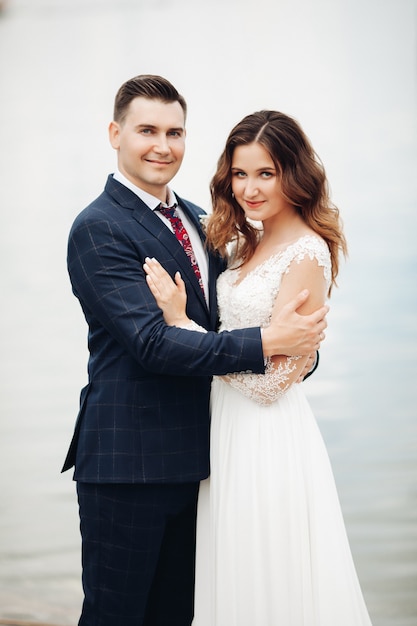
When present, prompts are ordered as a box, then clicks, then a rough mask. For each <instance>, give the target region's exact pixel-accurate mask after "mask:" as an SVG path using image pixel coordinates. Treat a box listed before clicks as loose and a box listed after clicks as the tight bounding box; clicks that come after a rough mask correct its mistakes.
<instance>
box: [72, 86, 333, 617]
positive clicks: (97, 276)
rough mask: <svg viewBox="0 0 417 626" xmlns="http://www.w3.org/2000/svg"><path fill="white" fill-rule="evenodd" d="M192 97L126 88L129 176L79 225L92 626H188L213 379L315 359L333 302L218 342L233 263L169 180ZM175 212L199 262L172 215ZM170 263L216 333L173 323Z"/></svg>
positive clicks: (85, 559)
mask: <svg viewBox="0 0 417 626" xmlns="http://www.w3.org/2000/svg"><path fill="white" fill-rule="evenodd" d="M185 118H186V103H185V101H184V99H183V97H182V96H181V95H180V94H179V93H178V92H177V90H176V89H175V88H174V87H173V85H171V84H170V83H169V82H168V81H167V80H165V79H164V78H161V77H159V76H149V75H143V76H137V77H135V78H133V79H131V80H129V81H127V82H126V83H125V84H124V85H122V87H121V88H120V89H119V91H118V93H117V95H116V100H115V107H114V120H113V121H112V122H111V124H110V127H109V136H110V142H111V145H112V147H113V148H114V149H115V150H116V151H117V154H118V167H117V170H116V172H115V173H114V174H113V175H110V176H109V178H108V180H107V183H106V186H105V189H104V191H103V193H102V194H101V195H100V196H99V197H98V198H97V199H96V200H94V202H92V203H91V204H90V205H89V206H88V207H87V208H86V209H85V210H84V211H82V213H80V215H78V217H77V218H76V219H75V221H74V224H73V226H72V229H71V233H70V236H69V244H68V270H69V274H70V278H71V283H72V288H73V292H74V294H75V296H76V297H77V298H78V299H79V301H80V304H81V307H82V310H83V312H84V315H85V318H86V321H87V324H88V328H89V334H88V346H89V351H90V357H89V363H88V375H89V379H88V385H87V386H86V387H85V388H84V389H83V390H82V392H81V402H80V411H79V415H78V419H77V423H76V427H75V432H74V437H73V440H72V442H71V445H70V448H69V451H68V455H67V458H66V460H65V464H64V467H63V471H65V470H67V469H69V468H71V467H73V466H75V473H74V480H76V481H77V492H78V501H79V511H80V520H81V535H82V564H83V589H84V603H83V609H82V615H81V618H80V621H79V625H81V626H141V625H146V626H189V625H190V624H191V622H192V619H193V595H194V556H195V555H194V552H195V521H196V503H197V495H198V486H199V481H200V480H202V479H204V478H206V477H207V476H208V473H209V394H210V381H211V378H210V377H211V376H212V375H214V374H219V375H221V374H226V373H228V372H237V371H246V370H250V371H252V372H255V373H260V374H262V373H263V372H264V357H265V356H268V355H272V354H288V355H290V354H307V353H310V352H312V351H314V350H316V349H317V347H318V345H319V342H320V340H321V339H323V336H324V335H323V332H322V331H323V330H324V328H325V326H326V321H325V314H326V312H327V307H323V308H322V309H320V310H319V311H317V312H316V313H315V314H313V315H311V316H308V317H302V316H299V315H298V314H297V312H296V309H297V308H298V307H299V306H300V305H301V304H302V303H303V302H304V301H305V299H306V297H307V295H306V294H305V293H303V294H300V296H299V297H298V298H297V299H296V300H294V302H293V303H292V304H291V306H288V307H286V308H285V309H284V310H282V311H281V312H280V313H278V314H277V316H276V318H275V319H274V320H273V321H272V322H271V326H270V327H269V328H267V329H263V331H262V333H261V331H260V329H259V328H250V329H243V330H236V331H233V332H230V333H220V334H216V332H215V331H216V324H217V314H216V291H215V283H216V277H217V276H218V274H219V273H220V272H221V271H222V269H223V268H224V263H223V260H222V259H221V258H220V257H219V256H216V255H215V254H212V253H209V252H207V251H206V249H205V248H204V233H203V230H202V228H201V224H200V221H199V218H200V217H201V215H203V214H204V211H202V210H201V209H200V208H199V207H197V206H196V205H194V204H192V203H191V202H188V201H186V200H183V199H182V198H180V197H179V196H176V195H174V193H173V191H172V190H171V189H170V188H169V187H168V183H169V182H170V181H171V179H172V178H173V176H174V175H175V174H176V173H177V171H178V169H179V167H180V165H181V162H182V159H183V155H184V148H185ZM167 205H177V215H178V216H179V217H180V218H181V219H182V223H183V225H184V227H185V230H186V233H187V235H186V238H188V237H189V240H190V242H191V245H192V251H193V252H192V254H193V255H194V265H197V267H198V269H199V274H200V279H201V283H202V285H201V284H200V283H199V280H198V277H197V276H196V274H195V272H194V269H193V267H192V265H191V263H190V260H189V255H187V253H186V251H185V250H184V248H183V247H182V246H181V244H180V243H179V241H178V240H177V238H176V237H175V235H174V233H173V230H172V226H171V223H170V221H169V220H168V219H167V218H166V217H165V216H164V215H163V213H162V212H161V211H160V209H161V208H162V207H164V206H167ZM146 257H156V258H157V259H158V260H159V261H160V262H161V263H162V265H163V266H164V267H165V268H166V270H167V271H168V272H169V273H170V274H171V275H172V276H173V275H174V274H175V272H176V271H177V270H180V272H181V275H182V277H183V279H184V280H185V282H186V287H187V294H188V299H187V312H188V315H189V317H190V318H192V319H193V320H195V321H196V322H197V323H198V324H199V325H201V326H203V327H204V328H206V329H207V330H208V331H212V332H208V333H200V332H190V331H188V330H183V329H179V328H175V327H168V326H166V325H165V324H164V320H163V317H162V313H161V311H160V310H159V308H158V307H157V306H156V303H155V301H154V298H153V296H152V295H151V293H150V291H149V289H148V286H147V283H146V278H145V274H144V271H143V267H142V266H143V263H144V260H145V258H146Z"/></svg>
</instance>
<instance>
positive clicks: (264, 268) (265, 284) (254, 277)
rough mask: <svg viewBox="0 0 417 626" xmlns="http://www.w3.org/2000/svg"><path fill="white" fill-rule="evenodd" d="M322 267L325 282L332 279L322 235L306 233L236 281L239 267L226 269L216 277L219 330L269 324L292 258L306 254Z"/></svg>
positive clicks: (299, 257) (328, 256)
mask: <svg viewBox="0 0 417 626" xmlns="http://www.w3.org/2000/svg"><path fill="white" fill-rule="evenodd" d="M307 255H308V256H309V257H310V259H311V260H313V259H314V258H315V259H316V260H317V262H318V264H319V265H320V266H321V267H323V271H324V277H325V279H326V282H327V284H328V285H329V284H330V280H331V265H330V254H329V250H328V248H327V245H326V244H325V242H324V241H323V240H322V239H319V238H318V237H315V236H312V235H306V236H305V237H302V238H301V239H298V240H297V241H296V242H295V243H293V244H291V245H289V246H288V248H286V249H285V250H283V251H281V252H277V253H276V254H274V255H273V256H271V257H269V258H268V259H266V261H264V262H263V263H261V264H260V265H258V266H257V267H256V268H255V269H254V270H252V271H251V272H249V274H247V275H246V276H245V277H244V278H243V280H242V281H241V282H239V274H240V270H239V269H237V270H234V269H232V268H230V269H227V270H226V271H225V272H223V274H221V275H220V276H219V278H218V280H217V301H218V307H219V315H220V324H221V328H220V330H232V329H233V328H247V327H250V326H261V327H262V328H263V327H265V326H268V324H269V322H270V318H271V313H272V308H273V306H274V302H275V299H276V297H277V295H278V292H279V288H280V285H281V279H282V276H283V275H284V274H286V273H288V271H289V266H290V264H291V263H292V262H293V261H297V262H300V261H302V260H303V259H304V258H305V257H306V256H307Z"/></svg>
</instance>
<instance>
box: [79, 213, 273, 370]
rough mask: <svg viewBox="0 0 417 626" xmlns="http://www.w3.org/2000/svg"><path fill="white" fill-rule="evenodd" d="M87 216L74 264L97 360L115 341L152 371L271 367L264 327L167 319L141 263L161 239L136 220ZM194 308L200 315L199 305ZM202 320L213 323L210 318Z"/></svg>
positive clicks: (153, 253) (83, 219)
mask: <svg viewBox="0 0 417 626" xmlns="http://www.w3.org/2000/svg"><path fill="white" fill-rule="evenodd" d="M128 213H129V211H128ZM82 215H83V214H81V216H82ZM86 215H88V218H87V217H86ZM86 215H84V216H83V217H81V216H79V217H78V218H77V219H76V220H75V222H74V225H73V228H72V230H71V233H70V238H69V245H68V270H69V274H70V278H71V283H72V287H73V291H74V294H75V295H76V296H77V298H78V299H79V300H80V303H81V306H82V309H83V311H84V315H85V317H86V320H87V323H88V325H89V347H90V353H91V359H93V361H94V360H95V359H97V361H99V360H101V361H103V360H104V359H105V358H106V350H109V351H110V349H109V346H110V342H113V345H114V342H117V344H118V345H119V346H120V348H121V350H122V351H124V352H127V353H128V354H129V355H130V356H131V357H133V358H134V359H135V361H136V362H137V363H138V365H139V366H140V367H142V368H143V369H144V370H146V371H149V372H154V373H159V374H169V375H187V376H189V375H195V376H205V375H209V376H211V375H222V374H226V373H229V372H238V371H252V372H254V373H263V372H264V359H263V354H262V344H261V337H260V329H259V328H251V329H243V330H236V331H232V332H224V333H220V334H217V333H215V332H213V331H212V332H208V333H207V334H205V333H200V332H195V331H188V330H184V329H179V328H176V327H169V326H166V324H165V323H164V320H163V316H162V313H161V311H160V310H159V308H158V307H157V305H156V303H155V301H154V298H153V296H152V294H151V293H150V290H149V288H148V286H147V283H146V279H145V274H144V271H143V268H142V264H143V262H144V259H145V256H156V257H158V256H159V247H155V246H159V244H158V242H157V241H156V240H155V238H152V237H149V236H148V237H146V236H144V235H141V236H137V237H136V236H133V235H132V233H131V232H130V231H131V229H132V223H134V220H132V219H130V222H129V220H128V219H127V218H126V224H124V223H123V221H121V220H120V219H118V220H116V219H114V220H111V219H108V215H106V216H104V215H103V216H100V213H99V212H95V213H94V212H93V213H91V212H90V213H88V214H86ZM156 219H158V218H156ZM136 226H137V224H136ZM189 297H192V295H191V294H190V296H189ZM192 315H193V317H194V319H195V317H196V316H195V310H194V309H193V310H192ZM196 321H197V322H198V323H200V324H202V325H203V326H206V327H207V321H205V323H204V321H203V320H202V319H198V318H197V319H196ZM91 359H90V360H91Z"/></svg>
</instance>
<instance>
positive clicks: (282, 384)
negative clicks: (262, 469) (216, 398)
mask: <svg viewBox="0 0 417 626" xmlns="http://www.w3.org/2000/svg"><path fill="white" fill-rule="evenodd" d="M306 257H309V258H310V260H311V261H313V260H314V259H315V260H316V261H317V263H318V265H319V267H322V268H323V273H324V278H325V280H326V284H327V287H329V286H330V281H331V262H330V253H329V249H328V247H327V245H326V243H325V242H324V241H323V240H322V239H320V238H319V237H317V236H314V235H306V236H304V237H301V238H300V239H298V240H297V241H296V242H294V243H292V244H291V245H289V246H288V247H287V248H285V250H282V251H280V252H277V253H276V254H274V255H272V256H270V257H269V258H268V259H266V260H265V261H264V262H263V263H260V264H259V265H258V266H257V267H256V268H255V269H254V270H252V271H251V272H249V273H248V274H247V275H246V276H244V278H243V279H242V280H240V277H239V275H240V270H239V269H233V267H231V268H229V269H227V270H226V271H225V272H223V274H221V275H220V276H219V278H218V280H217V300H218V307H219V316H220V330H221V331H222V330H233V329H234V328H249V327H253V326H260V327H261V328H264V327H265V326H268V325H269V323H270V319H271V314H272V309H273V306H274V302H275V299H276V297H277V295H278V292H279V288H280V285H281V279H282V277H283V275H284V274H287V273H288V272H289V271H290V266H291V264H292V263H293V262H296V263H300V262H301V261H303V260H304V259H305V258H306ZM190 328H193V329H194V330H197V329H199V327H197V326H196V325H193V324H192V326H190ZM200 330H203V329H200ZM300 358H301V357H297V356H295V357H287V358H286V359H285V360H283V361H281V362H280V363H279V364H278V365H276V364H274V363H272V361H271V360H270V359H268V360H267V364H266V368H265V375H259V374H250V373H238V374H229V375H227V376H222V377H221V379H222V380H223V381H224V382H225V383H227V384H229V385H231V386H232V387H234V388H236V389H238V390H239V391H240V392H241V393H243V394H244V395H246V396H247V397H248V398H250V399H251V400H254V401H255V402H257V403H259V404H262V405H269V404H271V403H272V402H275V401H276V400H277V399H278V398H279V397H280V396H282V395H283V394H284V393H285V392H286V391H287V389H288V388H289V387H290V386H291V384H292V382H293V381H292V379H290V375H291V374H292V373H293V372H294V371H295V369H296V362H297V360H298V359H300ZM293 378H294V377H293Z"/></svg>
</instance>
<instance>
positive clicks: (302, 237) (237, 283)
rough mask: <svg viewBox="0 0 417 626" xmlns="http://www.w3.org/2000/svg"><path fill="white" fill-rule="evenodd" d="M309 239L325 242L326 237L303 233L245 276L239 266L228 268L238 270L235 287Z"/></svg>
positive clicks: (234, 282)
mask: <svg viewBox="0 0 417 626" xmlns="http://www.w3.org/2000/svg"><path fill="white" fill-rule="evenodd" d="M307 239H316V240H317V241H319V242H321V243H325V241H324V239H323V238H322V237H320V236H319V235H316V234H314V235H312V234H308V235H302V236H301V237H298V239H296V240H295V241H293V242H292V243H289V244H288V245H287V247H286V248H283V249H282V250H278V251H277V252H273V253H272V254H270V255H269V256H268V257H266V259H264V260H263V261H261V263H258V265H255V267H254V268H253V269H251V270H249V272H246V274H245V275H244V276H243V277H240V274H241V271H242V268H241V267H237V268H235V269H234V268H233V267H230V268H228V269H229V270H230V271H233V272H236V280H234V281H233V283H232V284H233V287H239V286H240V285H241V284H242V283H243V282H244V281H245V280H246V279H247V278H248V277H249V276H251V275H252V274H253V273H254V272H255V271H256V270H258V269H259V268H260V267H263V266H264V265H266V264H267V263H269V262H270V261H271V260H272V259H275V258H277V257H280V256H281V255H282V254H284V253H285V252H286V251H287V250H289V249H290V248H292V247H294V246H295V245H297V244H299V243H300V242H301V241H303V240H307Z"/></svg>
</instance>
